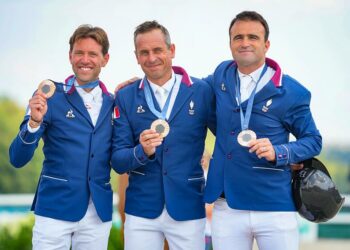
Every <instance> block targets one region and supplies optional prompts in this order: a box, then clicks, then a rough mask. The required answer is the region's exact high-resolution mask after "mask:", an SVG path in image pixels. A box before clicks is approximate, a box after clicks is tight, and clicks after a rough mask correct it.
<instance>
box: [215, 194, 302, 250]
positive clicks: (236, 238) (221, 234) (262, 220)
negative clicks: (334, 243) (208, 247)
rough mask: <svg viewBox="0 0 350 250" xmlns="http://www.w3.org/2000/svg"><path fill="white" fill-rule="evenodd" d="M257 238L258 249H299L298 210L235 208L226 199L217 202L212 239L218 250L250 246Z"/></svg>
mask: <svg viewBox="0 0 350 250" xmlns="http://www.w3.org/2000/svg"><path fill="white" fill-rule="evenodd" d="M254 238H255V240H256V242H257V244H258V247H259V250H282V249H283V250H297V249H298V248H299V232H298V222H297V217H296V213H295V212H264V211H263V212H261V211H245V210H236V209H232V208H230V207H229V206H228V205H227V202H226V200H225V199H221V198H219V199H218V200H217V201H216V202H215V203H214V209H213V220H212V240H213V247H214V249H215V250H232V249H235V250H251V249H252V245H253V241H254Z"/></svg>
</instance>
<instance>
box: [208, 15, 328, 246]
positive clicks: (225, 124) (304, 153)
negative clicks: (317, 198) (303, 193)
mask: <svg viewBox="0 0 350 250" xmlns="http://www.w3.org/2000/svg"><path fill="white" fill-rule="evenodd" d="M229 35H230V48H231V52H232V56H233V58H234V61H232V60H230V61H224V62H222V63H221V64H220V65H219V66H218V67H217V68H216V70H215V72H214V74H213V75H211V76H210V77H208V78H207V79H206V80H207V81H208V82H209V83H210V84H211V86H212V87H213V89H214V92H215V96H216V110H217V112H216V114H217V133H216V144H215V149H214V154H213V159H212V161H211V164H210V168H209V174H208V180H207V185H206V189H205V201H206V202H208V203H213V202H215V203H214V211H213V219H212V237H213V246H214V249H215V250H228V249H237V250H250V249H252V243H253V239H254V238H255V239H256V241H257V244H258V246H259V249H260V250H271V249H283V250H296V249H298V225H297V219H296V213H295V206H294V203H293V199H292V190H291V167H290V166H291V164H293V163H298V162H301V161H303V160H306V159H308V158H311V157H313V156H315V155H318V154H319V153H320V150H321V146H322V139H321V135H320V133H319V131H318V130H317V128H316V125H315V122H314V120H313V118H312V115H311V111H310V99H311V94H310V92H309V91H308V90H307V89H306V88H305V87H303V86H302V85H301V84H300V83H298V82H297V81H296V80H295V79H293V78H291V77H290V76H288V75H284V74H282V71H281V68H280V67H279V65H278V64H277V63H276V62H275V61H273V60H271V59H268V58H266V57H265V54H266V52H267V51H268V49H269V46H270V42H269V40H268V36H269V27H268V24H267V22H266V21H265V19H264V18H263V17H262V16H261V15H260V14H258V13H256V12H253V11H244V12H242V13H240V14H238V15H237V16H236V17H235V18H234V19H233V20H232V22H231V25H230V28H229ZM290 134H293V135H294V137H295V138H296V141H291V142H290V141H289V135H290Z"/></svg>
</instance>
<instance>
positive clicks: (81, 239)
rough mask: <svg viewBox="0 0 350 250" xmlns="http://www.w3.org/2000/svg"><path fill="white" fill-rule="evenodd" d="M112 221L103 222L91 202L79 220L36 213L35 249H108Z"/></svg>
mask: <svg viewBox="0 0 350 250" xmlns="http://www.w3.org/2000/svg"><path fill="white" fill-rule="evenodd" d="M111 226H112V222H111V221H108V222H102V221H101V219H100V218H99V217H98V215H97V212H96V209H95V206H94V204H93V203H92V202H90V204H89V206H88V209H87V211H86V214H85V216H84V217H83V218H82V219H81V220H80V221H78V222H70V221H63V220H56V219H52V218H48V217H43V216H39V215H35V224H34V227H33V240H32V242H33V250H69V249H70V246H71V244H72V250H96V249H99V250H103V249H107V245H108V237H109V232H110V230H111Z"/></svg>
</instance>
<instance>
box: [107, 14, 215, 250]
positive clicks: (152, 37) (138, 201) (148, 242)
mask: <svg viewBox="0 0 350 250" xmlns="http://www.w3.org/2000/svg"><path fill="white" fill-rule="evenodd" d="M134 43H135V54H136V58H137V61H138V63H139V64H140V66H141V68H142V70H143V71H144V73H145V74H146V76H145V77H144V78H143V79H142V80H138V81H136V83H134V84H131V85H129V86H127V87H125V88H123V89H122V90H120V91H119V92H118V93H117V95H116V103H115V105H116V106H115V110H114V111H115V112H114V116H115V119H114V132H115V133H114V135H113V152H112V165H113V166H114V167H115V169H116V171H117V172H118V173H120V174H122V173H128V174H129V185H128V188H127V190H126V203H125V213H126V221H125V225H124V236H125V249H126V250H135V249H137V250H140V249H145V250H148V249H152V250H161V249H163V244H164V238H166V239H167V241H168V244H169V247H170V249H191V250H197V249H198V250H202V249H204V244H205V241H204V237H205V235H204V228H205V208H204V201H203V190H204V181H205V180H204V176H203V170H202V167H201V164H200V161H201V157H202V154H203V151H204V142H205V137H206V133H207V127H210V128H211V129H213V131H214V130H215V122H214V121H215V115H214V108H213V107H214V98H213V92H212V89H211V88H210V86H209V85H208V84H207V83H205V82H203V81H202V80H199V79H196V78H192V77H190V76H189V75H188V74H187V73H186V71H185V70H184V69H182V68H180V67H173V66H172V59H173V58H174V56H175V45H174V44H172V43H171V41H170V35H169V32H168V30H167V29H166V28H165V27H163V26H162V25H160V24H158V23H157V22H156V21H152V22H145V23H142V24H141V25H139V26H138V27H137V28H136V30H135V32H134Z"/></svg>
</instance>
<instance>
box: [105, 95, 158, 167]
mask: <svg viewBox="0 0 350 250" xmlns="http://www.w3.org/2000/svg"><path fill="white" fill-rule="evenodd" d="M115 112H117V115H116V117H115V118H114V119H113V124H114V125H113V126H114V128H113V140H112V143H113V146H112V160H111V161H112V167H113V169H114V170H115V171H116V172H117V173H119V174H124V173H126V172H128V171H131V170H134V169H137V168H139V167H142V166H144V165H146V164H147V163H148V162H149V161H151V160H154V159H153V158H154V157H152V155H154V153H155V147H156V146H158V145H160V144H161V142H162V139H161V138H158V137H159V134H157V133H154V131H150V130H145V131H143V132H142V133H141V135H140V143H135V140H136V138H134V134H133V131H132V127H131V124H130V122H129V120H128V115H127V113H126V112H125V106H124V102H123V100H122V97H121V96H120V95H119V94H117V96H116V101H115Z"/></svg>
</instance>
